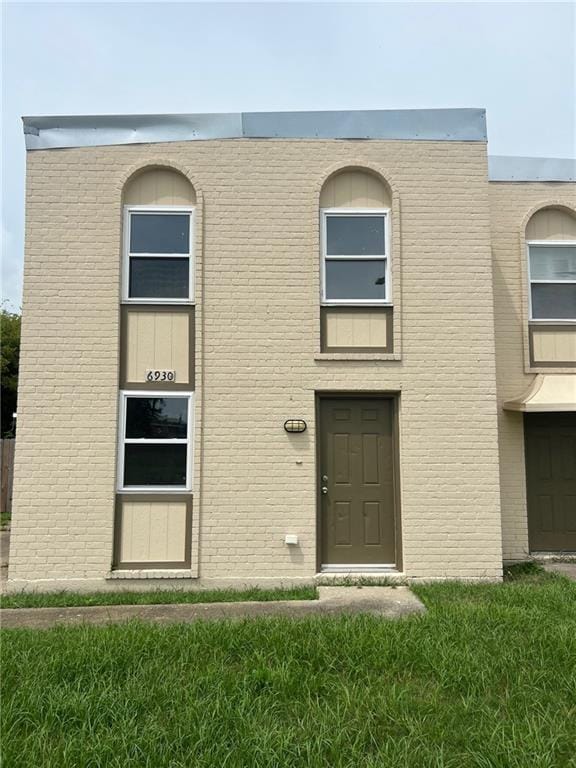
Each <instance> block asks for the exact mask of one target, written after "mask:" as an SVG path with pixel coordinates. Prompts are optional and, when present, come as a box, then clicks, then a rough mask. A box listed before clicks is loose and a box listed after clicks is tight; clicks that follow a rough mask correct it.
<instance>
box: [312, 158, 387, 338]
mask: <svg viewBox="0 0 576 768" xmlns="http://www.w3.org/2000/svg"><path fill="white" fill-rule="evenodd" d="M391 208H392V196H391V194H390V190H389V188H388V186H387V184H386V183H385V182H384V181H383V180H382V179H381V178H380V177H379V176H378V175H377V174H375V173H373V172H372V171H369V170H367V169H359V168H347V169H345V170H342V171H339V172H337V173H335V174H334V175H332V176H330V178H328V179H327V180H326V182H325V183H324V186H323V187H322V191H321V193H320V231H321V264H320V273H321V297H320V298H321V304H322V306H321V311H320V315H321V334H320V336H321V348H322V351H323V352H329V353H331V352H350V351H351V352H385V353H391V352H393V351H394V350H393V327H392V324H393V316H392V313H393V309H392V279H391V277H392V268H391V263H392V262H391V258H392V254H391V252H390V244H391V242H392V239H391V237H390V222H391V213H390V212H391Z"/></svg>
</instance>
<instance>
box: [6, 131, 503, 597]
mask: <svg viewBox="0 0 576 768" xmlns="http://www.w3.org/2000/svg"><path fill="white" fill-rule="evenodd" d="M158 162H166V163H173V164H174V165H175V166H176V167H178V168H180V169H182V170H183V171H184V172H186V173H187V174H188V175H189V177H190V179H191V180H192V182H193V183H194V185H195V188H196V190H197V192H198V193H199V194H200V197H201V199H200V201H199V207H200V208H201V209H202V210H201V211H200V214H201V216H200V219H201V226H200V227H199V228H198V229H199V230H201V231H198V232H197V243H196V245H197V266H196V269H197V274H196V278H197V281H196V282H197V285H198V289H199V293H197V299H201V301H200V304H201V306H199V308H198V309H199V312H198V320H199V321H198V323H197V342H198V343H197V354H198V360H197V392H198V401H197V429H196V434H195V464H196V467H195V478H196V482H195V488H194V516H195V531H196V533H197V534H198V542H199V546H198V547H197V548H196V549H195V552H196V566H197V568H198V573H199V575H200V584H209V583H210V584H211V583H217V582H218V583H223V582H225V581H233V582H235V583H240V582H248V581H250V580H255V581H259V582H264V581H266V580H268V579H270V580H272V579H284V580H296V579H300V578H305V579H309V578H310V577H312V575H313V574H314V573H315V570H316V510H315V504H316V496H315V487H316V468H315V461H316V454H315V427H314V424H315V413H314V393H315V391H316V390H332V391H350V390H366V391H375V390H377V391H399V392H401V413H400V454H401V458H400V470H401V502H402V539H403V559H404V570H405V572H406V574H407V575H408V576H410V577H414V578H420V577H440V578H441V577H470V578H483V577H487V578H497V577H498V576H499V575H500V573H501V534H500V488H499V473H498V444H497V419H496V380H495V360H494V327H493V304H492V291H491V280H492V272H491V261H490V207H489V199H488V184H487V178H486V147H485V145H483V144H481V143H457V142H403V141H394V142H386V141H368V142H366V141H323V140H322V141H320V140H319V141H308V140H242V139H240V140H229V141H198V142H187V143H170V144H165V145H161V144H155V145H141V146H137V145H132V146H125V147H122V146H119V147H99V148H81V149H67V150H58V151H36V152H30V153H29V154H28V188H27V233H26V265H25V288H24V322H23V340H22V367H21V388H20V399H19V427H18V429H19V432H18V447H17V454H16V478H15V492H14V493H15V512H14V525H13V532H12V536H13V538H12V549H11V562H10V579H11V584H12V586H13V587H14V588H16V587H17V586H19V585H22V584H24V583H26V584H36V586H41V585H42V584H50V585H53V584H54V583H56V580H72V579H75V580H76V582H74V583H75V585H76V586H77V585H78V584H82V583H85V584H90V585H99V584H102V585H103V584H104V582H103V579H104V578H105V576H106V574H107V573H108V571H109V569H110V561H111V552H112V535H113V511H114V489H115V466H116V435H117V424H116V419H117V382H118V354H119V350H118V338H119V327H118V316H119V311H118V310H119V307H118V304H119V296H120V286H119V279H120V227H121V187H122V183H123V181H124V180H125V179H126V178H128V176H129V175H130V172H131V171H132V170H134V169H135V168H137V167H139V166H142V165H145V164H147V163H158ZM347 164H350V165H352V166H363V165H366V166H369V167H372V168H375V169H381V171H382V173H383V175H384V177H385V178H386V180H387V181H388V182H389V183H390V185H391V187H392V189H393V192H394V194H395V201H396V202H395V206H396V212H395V216H396V220H397V221H398V220H399V222H400V225H401V231H400V232H396V233H395V234H394V243H395V247H394V252H393V254H392V260H393V267H392V268H393V278H394V279H397V278H399V275H400V271H401V273H402V282H401V285H402V312H401V316H400V317H398V316H397V317H396V318H395V323H397V324H398V325H399V330H401V338H402V347H401V360H396V361H394V360H387V361H378V360H370V359H355V360H343V359H325V358H322V356H321V355H319V354H318V353H319V301H318V296H319V242H318V238H319V233H318V229H319V228H318V195H319V191H320V186H321V183H322V180H323V179H324V178H325V177H326V176H327V175H328V173H329V172H330V170H331V169H334V168H335V167H336V166H338V165H342V166H344V165H347ZM398 284H399V281H398ZM398 338H399V337H398ZM289 417H296V418H304V419H306V421H307V422H308V425H309V429H308V431H307V432H306V433H304V435H301V436H288V435H286V433H285V432H284V430H283V428H282V425H283V422H284V420H285V419H286V418H289ZM299 462H301V463H299ZM285 533H297V534H298V535H299V537H300V542H301V545H300V546H299V547H298V548H296V549H294V548H289V547H287V546H286V545H285V544H284V541H283V539H284V534H285ZM37 580H46V581H37ZM78 580H80V581H78ZM69 583H70V584H72V581H70V582H69ZM63 585H65V583H64V584H63Z"/></svg>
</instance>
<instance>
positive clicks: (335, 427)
mask: <svg viewBox="0 0 576 768" xmlns="http://www.w3.org/2000/svg"><path fill="white" fill-rule="evenodd" d="M393 409H394V400H393V399H391V398H388V399H384V398H369V399H368V398H366V399H360V398H352V397H349V398H331V397H330V398H322V399H321V400H320V478H319V482H320V538H321V560H322V565H323V566H330V565H344V566H346V565H352V566H362V565H372V566H374V565H394V564H395V563H396V546H395V509H394V499H395V492H394V456H395V453H394V452H395V445H394V426H393V425H394V419H393Z"/></svg>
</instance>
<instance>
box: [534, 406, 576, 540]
mask: <svg viewBox="0 0 576 768" xmlns="http://www.w3.org/2000/svg"><path fill="white" fill-rule="evenodd" d="M524 435H525V440H526V484H527V490H528V494H527V495H528V534H529V543H530V551H532V552H576V413H531V414H526V416H525V417H524Z"/></svg>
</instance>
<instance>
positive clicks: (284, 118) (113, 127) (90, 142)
mask: <svg viewBox="0 0 576 768" xmlns="http://www.w3.org/2000/svg"><path fill="white" fill-rule="evenodd" d="M22 122H23V124H24V134H25V138H26V148H27V149H29V150H33V149H57V148H64V147H89V146H105V145H112V144H149V143H160V142H161V143H164V142H172V141H201V140H208V139H239V138H245V139H271V138H278V139H384V140H399V141H402V140H404V141H481V142H485V141H486V140H487V139H486V111H485V110H484V109H391V110H352V111H323V112H230V113H222V114H198V115H187V114H185V115H69V116H62V117H23V118H22Z"/></svg>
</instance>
